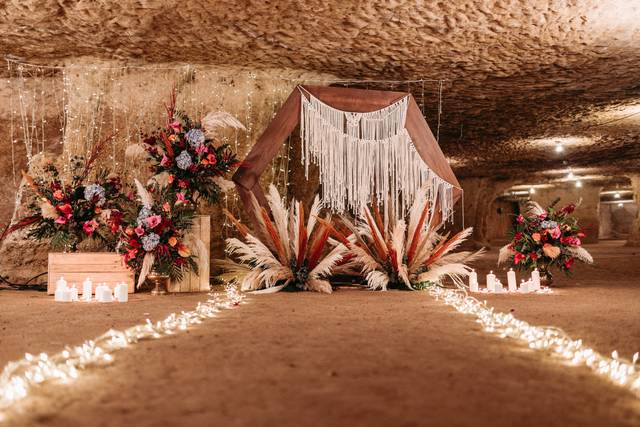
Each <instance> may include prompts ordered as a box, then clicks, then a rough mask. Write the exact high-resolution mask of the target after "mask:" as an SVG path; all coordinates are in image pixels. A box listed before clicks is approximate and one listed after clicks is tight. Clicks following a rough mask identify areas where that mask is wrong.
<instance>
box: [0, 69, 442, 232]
mask: <svg viewBox="0 0 640 427" xmlns="http://www.w3.org/2000/svg"><path fill="white" fill-rule="evenodd" d="M5 60H6V63H7V70H8V78H7V83H8V87H9V89H10V97H9V105H10V109H11V118H10V126H9V132H10V140H11V158H12V168H13V169H12V176H13V181H14V186H16V187H17V186H18V184H19V182H18V180H19V177H20V169H21V168H23V167H24V161H23V158H22V157H21V156H19V155H18V152H19V151H24V153H25V155H26V161H27V163H30V162H31V161H32V160H33V159H34V158H36V156H37V155H38V154H39V153H45V152H47V150H49V151H55V152H58V151H59V149H53V150H52V148H54V147H52V146H53V145H55V144H61V145H62V159H63V160H64V159H66V164H68V163H69V159H70V158H71V156H73V155H86V154H87V153H88V152H89V151H90V150H91V148H92V146H93V145H94V144H95V143H96V142H98V141H100V140H101V138H104V137H105V136H106V135H109V134H115V135H116V138H115V139H114V143H113V144H112V145H111V152H110V153H109V157H108V160H109V161H110V162H111V169H112V170H113V171H115V172H118V173H120V174H121V175H123V177H124V178H125V179H126V181H132V179H127V178H134V177H135V178H139V177H140V174H141V173H142V172H141V171H140V168H139V166H138V165H132V164H127V161H126V159H125V157H124V151H125V148H126V146H127V145H129V144H130V143H134V142H139V141H140V139H141V135H142V134H143V133H145V132H148V131H151V130H153V129H155V127H157V126H158V124H160V123H163V120H164V117H165V111H164V103H165V102H166V98H167V95H168V93H170V90H171V88H172V86H173V85H175V86H176V87H177V89H178V99H177V101H178V108H180V109H182V110H184V111H185V112H187V114H189V115H190V116H191V117H192V118H199V117H202V116H203V115H204V114H206V113H207V112H208V111H212V110H224V111H227V112H229V113H231V114H233V115H235V116H236V117H238V118H239V119H240V120H241V121H243V122H244V125H245V127H246V129H247V130H246V132H237V131H234V132H232V133H229V134H223V135H222V139H223V141H224V142H226V143H229V144H231V145H232V147H233V148H234V150H235V152H236V153H238V157H239V158H240V159H242V158H244V156H245V155H246V154H247V153H248V151H249V150H250V148H251V147H252V146H253V144H254V143H255V142H256V140H257V138H258V137H259V136H260V134H261V133H262V131H263V130H264V128H265V127H266V126H267V125H268V124H269V123H270V122H271V120H272V119H273V117H275V114H276V113H277V112H278V110H279V108H280V106H281V105H282V103H283V102H284V100H285V99H286V98H287V96H288V95H289V94H290V93H291V91H292V90H293V88H294V87H295V86H296V85H298V84H320V85H337V86H346V87H362V88H376V89H386V90H403V91H409V92H412V93H414V95H415V96H416V98H417V101H418V104H419V105H420V107H421V109H422V111H423V114H426V113H427V112H429V113H431V114H432V115H433V116H434V117H437V121H438V123H437V129H438V133H439V129H440V120H441V115H442V87H443V82H444V80H441V79H440V80H435V79H413V80H371V79H369V80H366V79H365V80H363V79H360V80H358V79H355V80H354V79H350V80H349V79H336V78H322V77H321V78H317V77H309V76H308V75H307V74H300V75H299V76H296V75H290V76H282V77H278V76H272V75H270V74H268V73H266V72H260V71H249V70H245V71H239V72H234V73H230V72H225V71H223V70H221V69H219V68H217V67H212V66H204V65H192V64H177V65H140V66H138V65H116V66H108V65H104V64H99V65H98V64H71V65H66V66H58V65H46V64H32V63H28V62H24V61H19V60H16V59H15V58H11V57H7V58H5ZM426 95H428V96H426ZM292 142H295V138H292V137H291V136H290V137H289V138H288V139H287V141H286V143H285V144H283V146H282V147H281V149H280V151H279V153H278V155H277V156H276V157H275V158H274V160H273V161H272V162H271V166H270V172H271V173H267V174H263V176H264V179H265V180H268V181H267V182H263V184H269V183H273V184H275V185H276V187H278V189H279V190H280V193H281V194H283V195H285V196H286V197H288V196H289V189H290V182H289V173H290V167H291V155H292V150H291V143H292ZM21 144H22V145H23V146H24V150H18V148H17V147H18V146H19V145H21ZM66 164H65V165H63V170H64V169H65V168H66ZM128 175H132V176H128ZM222 203H223V204H224V206H225V207H226V208H227V209H229V210H230V211H232V212H234V213H235V214H236V215H239V214H240V210H241V208H240V206H241V204H240V203H239V199H238V195H237V194H235V193H232V194H229V195H225V196H224V198H223V200H222ZM222 221H224V222H223V224H222V237H224V238H226V237H229V235H230V234H231V233H232V228H233V227H232V226H231V224H230V223H229V221H228V219H227V218H226V216H225V217H224V218H222Z"/></svg>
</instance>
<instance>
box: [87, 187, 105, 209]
mask: <svg viewBox="0 0 640 427" xmlns="http://www.w3.org/2000/svg"><path fill="white" fill-rule="evenodd" d="M94 198H97V201H96V205H98V206H102V205H103V204H104V202H105V201H106V200H107V199H106V197H105V193H104V187H102V186H101V185H98V184H90V185H87V186H86V187H85V188H84V199H85V200H89V201H91V200H94Z"/></svg>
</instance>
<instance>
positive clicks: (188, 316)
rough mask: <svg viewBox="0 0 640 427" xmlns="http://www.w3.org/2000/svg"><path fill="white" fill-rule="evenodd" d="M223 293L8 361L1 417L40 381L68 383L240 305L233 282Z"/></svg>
mask: <svg viewBox="0 0 640 427" xmlns="http://www.w3.org/2000/svg"><path fill="white" fill-rule="evenodd" d="M225 291H226V295H225V296H224V297H223V296H222V295H221V294H218V293H214V294H209V296H208V299H207V300H206V301H205V302H199V303H198V305H197V306H196V308H195V310H192V311H183V312H181V313H179V314H178V313H172V314H170V315H169V316H168V317H167V318H166V319H164V320H162V321H159V322H155V323H153V322H151V321H150V320H149V319H147V322H146V323H144V324H140V325H136V326H132V327H130V328H128V329H125V330H123V331H118V330H115V329H110V330H108V331H107V332H105V333H104V334H102V335H100V336H99V337H97V338H95V339H93V340H88V341H85V342H84V343H83V344H81V345H79V346H70V345H69V346H66V347H65V349H64V350H63V351H61V352H60V353H57V354H54V355H52V356H49V355H47V354H46V353H40V354H39V355H37V356H36V355H32V354H29V353H27V354H25V356H24V359H22V360H17V361H15V362H9V363H8V364H7V365H6V366H5V367H4V369H3V370H2V374H0V419H1V418H2V417H3V413H2V412H1V411H4V410H7V409H8V408H9V407H10V406H11V405H12V404H13V402H15V401H17V400H20V399H23V398H25V397H27V396H28V395H29V390H30V389H31V388H33V387H35V386H37V385H39V384H41V383H43V382H47V381H52V380H55V381H57V382H58V383H59V384H70V383H71V382H72V381H73V380H74V379H76V378H78V375H79V372H80V371H81V370H84V369H86V368H89V367H92V366H102V365H106V364H109V363H111V362H113V355H112V354H111V353H113V352H115V351H117V350H120V349H123V348H126V347H130V346H131V345H133V344H135V343H137V342H139V341H141V340H146V339H151V338H162V337H163V336H167V335H173V334H175V333H178V332H180V331H184V330H186V329H188V328H189V327H190V326H192V325H197V324H199V323H202V321H203V320H205V319H208V318H211V317H215V316H216V314H217V313H219V312H220V311H222V310H225V309H230V308H233V307H235V306H237V305H239V304H240V303H241V302H242V301H243V299H244V295H242V294H240V293H239V292H238V290H237V289H236V288H235V287H234V286H226V287H225Z"/></svg>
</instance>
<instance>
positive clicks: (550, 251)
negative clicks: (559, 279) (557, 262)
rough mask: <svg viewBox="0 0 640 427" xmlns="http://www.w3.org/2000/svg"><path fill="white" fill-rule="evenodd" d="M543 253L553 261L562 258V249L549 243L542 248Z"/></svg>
mask: <svg viewBox="0 0 640 427" xmlns="http://www.w3.org/2000/svg"><path fill="white" fill-rule="evenodd" d="M542 252H544V254H545V255H546V256H548V257H549V258H551V259H556V258H558V256H560V248H559V247H557V246H553V245H551V244H549V243H545V244H544V246H543V247H542Z"/></svg>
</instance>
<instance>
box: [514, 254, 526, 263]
mask: <svg viewBox="0 0 640 427" xmlns="http://www.w3.org/2000/svg"><path fill="white" fill-rule="evenodd" d="M525 258H526V257H525V256H524V254H523V253H520V252H516V254H515V255H514V256H513V262H514V263H515V264H516V265H518V264H520V262H522V261H523V260H524V259H525Z"/></svg>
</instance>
